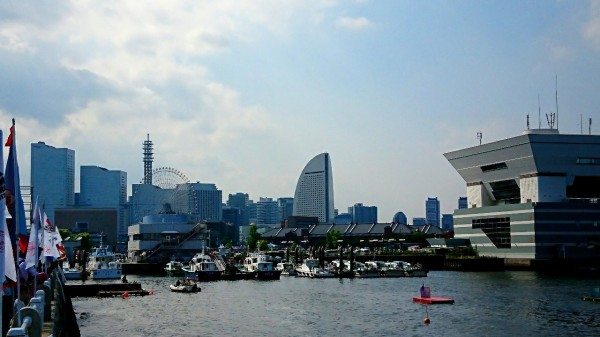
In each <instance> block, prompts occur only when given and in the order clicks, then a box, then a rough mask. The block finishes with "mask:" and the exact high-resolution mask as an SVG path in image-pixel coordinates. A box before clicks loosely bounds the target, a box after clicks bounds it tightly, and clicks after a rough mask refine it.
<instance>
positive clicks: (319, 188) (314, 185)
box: [294, 153, 334, 223]
mask: <svg viewBox="0 0 600 337" xmlns="http://www.w3.org/2000/svg"><path fill="white" fill-rule="evenodd" d="M294 216H314V217H317V218H319V222H321V223H332V222H333V219H334V207H333V174H332V169H331V159H330V158H329V154H328V153H321V154H319V155H317V156H316V157H314V158H313V159H311V160H310V161H309V162H308V164H306V166H305V167H304V169H303V170H302V173H300V177H299V178H298V183H297V184H296V192H295V193H294Z"/></svg>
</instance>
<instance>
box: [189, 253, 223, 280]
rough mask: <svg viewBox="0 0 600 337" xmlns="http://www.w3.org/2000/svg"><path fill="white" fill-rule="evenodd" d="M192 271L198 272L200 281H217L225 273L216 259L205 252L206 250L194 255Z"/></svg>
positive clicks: (197, 275) (197, 276)
mask: <svg viewBox="0 0 600 337" xmlns="http://www.w3.org/2000/svg"><path fill="white" fill-rule="evenodd" d="M190 271H192V272H195V273H196V278H197V279H198V281H217V280H220V279H221V275H222V274H223V271H222V270H220V269H219V268H218V266H217V264H216V263H215V261H213V259H212V258H211V257H210V256H209V255H206V254H204V251H202V252H201V253H197V254H196V255H194V257H193V258H192V264H191V269H190Z"/></svg>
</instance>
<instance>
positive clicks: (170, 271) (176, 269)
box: [164, 261, 185, 276]
mask: <svg viewBox="0 0 600 337" xmlns="http://www.w3.org/2000/svg"><path fill="white" fill-rule="evenodd" d="M164 269H165V272H166V273H167V276H184V275H185V271H184V270H183V263H181V262H178V261H169V262H168V263H167V264H166V265H165V268H164Z"/></svg>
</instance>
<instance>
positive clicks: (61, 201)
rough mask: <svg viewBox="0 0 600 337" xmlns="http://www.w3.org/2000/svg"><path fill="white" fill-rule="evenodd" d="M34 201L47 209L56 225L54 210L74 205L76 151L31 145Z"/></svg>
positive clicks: (38, 144)
mask: <svg viewBox="0 0 600 337" xmlns="http://www.w3.org/2000/svg"><path fill="white" fill-rule="evenodd" d="M31 187H32V200H37V201H38V204H39V205H44V211H45V212H46V215H48V218H49V219H50V221H51V222H53V223H55V220H56V219H55V213H54V211H55V209H58V208H68V207H73V206H74V205H75V151H73V150H70V149H67V148H56V147H53V146H50V145H46V143H44V142H38V143H32V144H31Z"/></svg>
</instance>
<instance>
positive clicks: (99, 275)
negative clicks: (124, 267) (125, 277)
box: [90, 269, 121, 280]
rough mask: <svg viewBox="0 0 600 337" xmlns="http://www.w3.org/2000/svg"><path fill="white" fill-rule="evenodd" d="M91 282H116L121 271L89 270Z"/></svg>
mask: <svg viewBox="0 0 600 337" xmlns="http://www.w3.org/2000/svg"><path fill="white" fill-rule="evenodd" d="M90 278H91V279H92V280H116V279H120V278H121V269H94V270H90Z"/></svg>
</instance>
